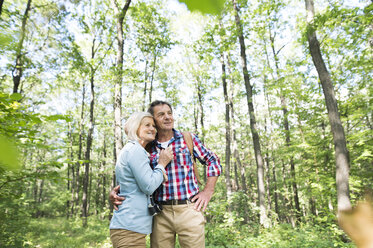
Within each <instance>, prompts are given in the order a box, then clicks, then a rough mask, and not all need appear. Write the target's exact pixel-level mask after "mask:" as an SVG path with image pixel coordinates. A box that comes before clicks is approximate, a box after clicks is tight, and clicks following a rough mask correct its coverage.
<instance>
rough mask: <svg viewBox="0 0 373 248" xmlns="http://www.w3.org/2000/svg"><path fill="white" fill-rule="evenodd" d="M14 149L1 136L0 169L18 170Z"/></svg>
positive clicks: (16, 154)
mask: <svg viewBox="0 0 373 248" xmlns="http://www.w3.org/2000/svg"><path fill="white" fill-rule="evenodd" d="M17 156H18V152H17V149H16V147H15V146H14V145H13V143H12V142H10V141H9V140H8V139H6V138H5V137H3V136H0V167H1V168H3V169H5V170H17V169H19V167H20V166H19V162H18V159H17Z"/></svg>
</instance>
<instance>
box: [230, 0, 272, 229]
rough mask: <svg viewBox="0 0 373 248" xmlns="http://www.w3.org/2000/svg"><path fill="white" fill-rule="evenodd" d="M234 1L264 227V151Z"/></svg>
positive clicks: (241, 31)
mask: <svg viewBox="0 0 373 248" xmlns="http://www.w3.org/2000/svg"><path fill="white" fill-rule="evenodd" d="M232 3H233V8H234V10H235V21H236V26H237V31H238V39H239V43H240V51H241V62H242V70H243V76H244V80H245V88H246V96H247V104H248V107H249V116H250V129H251V134H252V138H253V144H254V152H255V161H256V165H257V180H258V198H259V208H260V224H261V225H263V226H264V227H268V226H269V220H268V217H267V210H266V205H265V185H264V163H263V157H262V152H261V148H260V140H259V134H258V131H257V128H256V120H255V113H254V104H253V92H252V85H251V84H250V77H249V72H248V70H247V59H246V46H245V39H244V36H243V29H242V24H241V20H240V16H239V8H238V6H237V3H236V0H232Z"/></svg>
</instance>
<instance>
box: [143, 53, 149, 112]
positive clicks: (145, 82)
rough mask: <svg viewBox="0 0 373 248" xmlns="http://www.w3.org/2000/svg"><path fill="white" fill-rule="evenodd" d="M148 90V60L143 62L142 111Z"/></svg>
mask: <svg viewBox="0 0 373 248" xmlns="http://www.w3.org/2000/svg"><path fill="white" fill-rule="evenodd" d="M147 90H148V60H147V59H146V61H145V75H144V96H143V99H144V101H143V103H142V111H145V108H146V101H145V99H146V92H147Z"/></svg>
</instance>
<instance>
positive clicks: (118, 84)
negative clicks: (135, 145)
mask: <svg viewBox="0 0 373 248" xmlns="http://www.w3.org/2000/svg"><path fill="white" fill-rule="evenodd" d="M112 2H113V5H114V10H115V15H116V18H117V41H118V49H117V60H116V68H117V73H116V74H117V76H116V79H115V86H114V142H115V162H116V160H117V158H118V156H119V153H120V151H121V150H122V147H123V141H122V81H123V48H124V37H123V20H124V18H125V16H126V14H127V11H128V8H129V6H130V3H131V0H126V3H125V4H124V6H123V8H122V9H121V10H119V7H118V3H117V1H116V0H112Z"/></svg>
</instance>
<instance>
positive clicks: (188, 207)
mask: <svg viewBox="0 0 373 248" xmlns="http://www.w3.org/2000/svg"><path fill="white" fill-rule="evenodd" d="M148 112H149V113H151V114H152V115H153V117H154V120H155V125H156V128H157V137H156V140H155V141H154V142H153V143H152V146H151V147H150V164H151V166H152V167H153V168H154V167H155V166H156V165H157V161H158V157H159V152H160V150H162V149H165V148H166V147H169V146H171V147H172V149H173V152H174V154H175V157H174V159H173V161H171V163H170V164H169V165H167V167H166V168H165V169H166V173H167V176H168V181H167V182H164V183H163V185H162V186H161V187H160V188H159V189H158V190H157V192H156V194H155V199H156V201H157V202H158V203H160V204H162V206H163V210H162V212H161V213H160V214H158V215H156V216H155V217H154V220H153V232H152V234H151V246H152V248H157V247H160V248H169V247H174V246H175V237H176V234H178V237H179V243H180V245H181V247H183V248H184V247H198V248H200V247H205V233H204V227H205V218H204V216H203V214H202V212H201V209H202V211H205V209H206V207H207V204H208V203H209V201H210V199H211V197H212V194H213V193H214V188H215V184H216V181H217V179H218V176H220V174H221V172H222V169H221V165H220V161H219V158H218V157H217V156H216V155H215V154H214V153H213V152H211V151H210V150H208V149H207V148H206V147H205V146H204V145H203V144H202V142H201V141H200V140H199V139H198V137H197V136H195V135H192V138H193V153H194V157H195V158H197V159H198V160H199V161H200V162H201V163H203V164H206V165H207V177H208V178H207V182H206V186H205V188H204V189H203V190H202V191H200V190H199V187H198V183H197V177H196V174H195V171H194V169H193V162H192V156H191V154H190V152H189V149H188V146H187V144H186V142H185V140H184V137H183V135H182V133H181V132H180V131H178V130H175V129H174V118H173V112H172V107H171V105H170V104H169V103H168V102H164V101H155V102H153V103H151V104H150V107H149V109H148ZM117 189H118V187H116V188H115V189H114V190H113V191H112V192H111V193H110V200H111V202H112V203H113V204H114V205H119V204H121V201H122V200H123V198H120V197H118V196H117V194H116V192H115V190H116V191H118V190H117ZM115 207H116V206H115Z"/></svg>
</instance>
